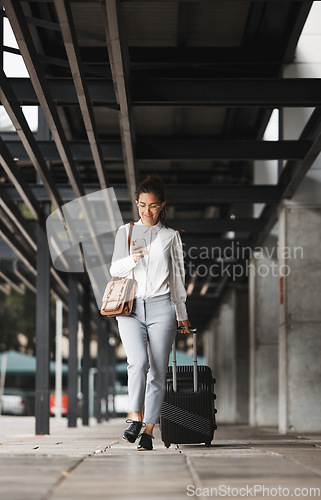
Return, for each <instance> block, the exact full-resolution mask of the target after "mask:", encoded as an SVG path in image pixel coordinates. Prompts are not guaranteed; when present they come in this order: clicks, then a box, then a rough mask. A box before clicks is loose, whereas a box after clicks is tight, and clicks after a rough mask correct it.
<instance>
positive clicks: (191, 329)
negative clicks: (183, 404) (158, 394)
mask: <svg viewBox="0 0 321 500" xmlns="http://www.w3.org/2000/svg"><path fill="white" fill-rule="evenodd" d="M182 331H184V327H183V328H182V327H179V328H178V329H177V332H178V333H181V332H182ZM190 332H191V333H193V390H194V392H197V345H196V333H197V329H196V328H190ZM172 353H173V391H174V392H177V364H176V339H175V340H174V342H173V347H172Z"/></svg>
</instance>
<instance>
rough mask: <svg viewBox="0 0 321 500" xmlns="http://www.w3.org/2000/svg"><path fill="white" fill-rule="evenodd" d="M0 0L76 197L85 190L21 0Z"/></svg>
mask: <svg viewBox="0 0 321 500" xmlns="http://www.w3.org/2000/svg"><path fill="white" fill-rule="evenodd" d="M2 4H3V6H4V8H5V11H6V15H7V17H8V19H9V21H10V24H11V27H12V29H13V32H14V34H15V37H16V40H17V43H18V46H19V49H20V52H21V55H22V57H23V60H24V62H25V65H26V67H27V70H28V73H29V75H30V80H31V82H32V85H33V88H34V90H35V93H36V95H37V98H38V101H39V104H40V106H41V108H42V111H43V113H44V115H45V117H46V120H47V123H48V126H49V128H50V130H51V133H52V136H53V139H54V141H55V143H56V145H57V149H58V151H59V154H60V157H61V160H62V162H63V164H64V167H65V170H66V172H67V175H68V178H69V180H70V183H71V185H72V188H73V190H74V192H75V194H76V196H77V197H80V196H83V194H84V192H83V188H82V186H81V182H80V179H79V175H78V172H77V169H76V166H75V164H74V161H73V158H72V155H71V153H70V150H69V146H68V142H67V139H66V136H65V132H64V129H63V127H62V124H61V121H60V118H59V115H58V111H57V109H56V106H55V103H54V100H53V98H52V96H51V92H50V89H49V86H48V83H47V81H46V77H45V75H44V73H43V71H42V68H41V65H40V61H39V58H38V55H37V51H36V48H35V46H34V42H33V40H32V37H31V34H30V30H29V27H28V24H27V22H26V18H25V15H24V12H23V10H22V6H21V3H20V2H19V1H17V0H3V1H2ZM18 98H19V97H18Z"/></svg>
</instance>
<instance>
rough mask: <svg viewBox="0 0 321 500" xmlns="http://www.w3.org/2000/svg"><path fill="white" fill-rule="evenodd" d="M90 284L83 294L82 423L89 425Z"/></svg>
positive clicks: (85, 286)
mask: <svg viewBox="0 0 321 500" xmlns="http://www.w3.org/2000/svg"><path fill="white" fill-rule="evenodd" d="M89 292H90V291H89V283H85V284H84V293H83V301H82V303H83V330H84V340H83V362H82V395H83V400H82V401H83V407H82V423H83V425H89V398H88V396H89V368H90V304H89V300H90V296H89Z"/></svg>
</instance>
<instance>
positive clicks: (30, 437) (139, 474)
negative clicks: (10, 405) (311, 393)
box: [0, 416, 321, 500]
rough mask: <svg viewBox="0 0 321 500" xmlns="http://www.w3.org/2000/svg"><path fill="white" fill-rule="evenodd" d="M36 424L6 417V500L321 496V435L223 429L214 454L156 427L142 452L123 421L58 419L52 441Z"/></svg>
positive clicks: (0, 424) (2, 484)
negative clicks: (166, 438) (170, 438)
mask: <svg viewBox="0 0 321 500" xmlns="http://www.w3.org/2000/svg"><path fill="white" fill-rule="evenodd" d="M34 425H35V424H34V418H31V417H4V416H2V417H0V443H1V444H0V499H1V500H29V499H30V500H73V499H75V500H76V499H77V500H89V499H95V500H100V499H115V500H118V499H119V500H124V499H129V500H131V499H133V500H136V499H138V498H140V499H146V500H153V499H156V500H163V499H166V500H181V499H185V500H186V499H187V498H190V497H192V498H193V497H194V498H204V497H212V498H213V497H214V498H220V497H227V498H244V497H246V496H248V497H251V496H252V497H253V496H256V497H259V498H260V497H261V498H263V497H268V496H270V497H274V498H282V497H284V496H297V497H298V498H303V497H305V498H307V497H308V498H315V497H318V496H321V493H320V491H321V436H317V435H308V434H304V435H302V436H295V435H293V436H279V435H278V434H277V432H276V430H275V429H261V428H260V429H254V428H250V427H247V426H219V429H218V431H216V433H215V437H214V440H213V443H212V447H211V448H206V447H204V446H202V445H189V446H183V445H180V446H179V447H175V446H173V445H172V446H171V448H169V449H166V448H165V447H164V445H163V443H162V441H161V439H160V432H159V429H158V428H156V429H155V440H154V450H153V451H151V452H138V451H137V450H136V446H135V445H131V444H128V443H126V442H124V441H122V440H121V439H120V436H121V434H122V431H123V429H124V427H125V425H126V424H125V423H124V419H115V420H111V421H110V422H104V423H103V424H100V425H97V424H95V422H92V425H91V426H90V427H82V426H81V422H79V426H78V427H77V428H75V429H68V428H67V426H66V419H62V420H58V421H57V420H56V419H51V421H50V425H51V429H50V432H51V434H50V435H49V436H34ZM263 488H265V489H263ZM296 488H299V489H301V490H300V491H299V490H296ZM302 488H303V490H302ZM299 493H301V495H299Z"/></svg>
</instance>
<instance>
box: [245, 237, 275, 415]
mask: <svg viewBox="0 0 321 500" xmlns="http://www.w3.org/2000/svg"><path fill="white" fill-rule="evenodd" d="M277 248H278V247H277V240H276V238H275V239H274V238H269V240H268V241H267V242H266V245H264V246H263V247H262V249H260V252H259V253H256V254H255V255H254V256H253V258H252V259H251V262H250V266H249V297H250V300H249V302H250V303H249V306H250V406H249V413H250V418H249V422H250V425H277V424H278V323H279V322H278V313H279V305H278V304H279V302H278V299H279V292H278V283H279V281H278V260H277ZM266 250H267V252H266ZM267 253H268V255H267Z"/></svg>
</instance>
